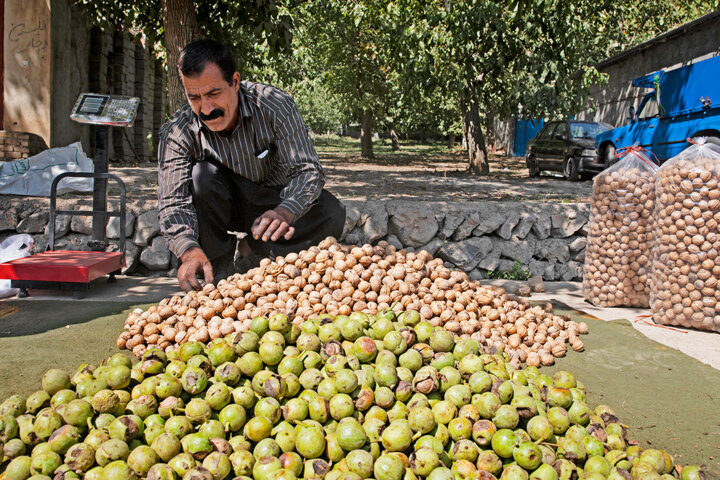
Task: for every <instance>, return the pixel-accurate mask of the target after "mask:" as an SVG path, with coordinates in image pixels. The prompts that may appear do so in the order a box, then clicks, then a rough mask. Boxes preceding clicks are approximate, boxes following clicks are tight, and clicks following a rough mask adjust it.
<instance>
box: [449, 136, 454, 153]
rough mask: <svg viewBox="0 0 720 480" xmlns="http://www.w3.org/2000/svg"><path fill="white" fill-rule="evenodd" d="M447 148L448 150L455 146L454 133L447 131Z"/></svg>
mask: <svg viewBox="0 0 720 480" xmlns="http://www.w3.org/2000/svg"><path fill="white" fill-rule="evenodd" d="M448 148H449V149H450V150H452V149H454V148H455V134H454V133H448Z"/></svg>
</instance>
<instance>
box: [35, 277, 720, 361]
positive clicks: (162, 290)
mask: <svg viewBox="0 0 720 480" xmlns="http://www.w3.org/2000/svg"><path fill="white" fill-rule="evenodd" d="M483 283H485V284H490V285H497V286H502V287H504V288H506V289H507V290H508V291H509V292H513V291H514V289H515V286H517V285H518V282H515V281H510V280H484V281H483ZM545 287H546V292H545V293H534V294H533V295H532V296H531V297H530V299H531V300H538V301H547V300H556V301H558V302H562V303H564V304H566V305H568V306H569V307H572V308H574V309H576V310H579V311H581V312H584V313H587V314H589V315H592V316H594V317H597V318H599V319H601V320H605V321H610V320H617V319H626V320H628V321H630V322H631V323H632V325H633V327H634V328H635V329H636V330H638V331H639V332H641V333H642V334H644V335H645V336H647V337H648V338H651V339H653V340H655V341H657V342H659V343H661V344H663V345H666V346H667V347H670V348H674V349H676V350H679V351H681V352H683V353H685V354H686V355H689V356H691V357H694V358H696V359H697V360H699V361H701V362H703V363H705V364H707V365H710V366H712V367H713V368H716V369H718V370H720V333H713V332H702V331H698V330H690V329H685V328H680V327H678V328H675V327H673V328H672V329H669V328H662V327H660V326H656V325H648V324H646V323H642V322H641V321H637V320H638V316H641V315H648V314H649V313H650V311H649V309H639V308H600V307H595V306H593V305H591V304H590V303H587V302H586V301H585V299H584V297H583V296H582V292H581V287H582V285H581V283H579V282H546V283H545ZM30 293H31V296H30V297H29V298H27V299H26V301H33V300H35V299H38V300H40V299H42V300H63V301H68V302H76V301H81V302H82V301H108V302H120V303H123V304H126V305H128V306H131V305H140V304H145V303H154V302H158V301H160V300H162V299H163V298H165V297H167V296H170V295H174V294H182V291H181V290H180V289H179V288H178V285H177V281H176V280H175V279H174V278H167V277H133V276H130V277H127V276H118V277H117V282H115V283H107V282H106V281H105V280H97V281H95V282H93V283H92V284H91V287H90V290H89V291H88V292H86V294H85V295H84V297H83V298H80V299H77V298H74V297H73V294H72V293H67V292H56V291H31V292H30ZM641 320H649V323H652V321H651V319H649V318H646V319H641Z"/></svg>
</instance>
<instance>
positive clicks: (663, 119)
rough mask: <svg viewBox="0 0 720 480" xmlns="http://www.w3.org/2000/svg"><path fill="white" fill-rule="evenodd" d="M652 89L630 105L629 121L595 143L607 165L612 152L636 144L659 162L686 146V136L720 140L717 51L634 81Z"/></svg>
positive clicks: (610, 161)
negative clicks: (634, 103)
mask: <svg viewBox="0 0 720 480" xmlns="http://www.w3.org/2000/svg"><path fill="white" fill-rule="evenodd" d="M632 85H633V86H634V87H638V88H649V89H652V91H651V92H650V93H648V94H647V95H645V96H644V97H643V99H642V101H641V102H640V106H639V107H638V108H637V111H636V110H635V107H634V106H630V107H629V109H628V110H629V115H628V123H627V124H626V125H623V126H621V127H618V128H615V129H613V130H608V131H607V132H604V133H601V134H599V135H598V136H597V137H596V141H595V145H596V147H597V149H598V152H599V154H600V159H601V160H602V161H604V163H605V167H606V168H607V167H608V166H610V165H612V164H613V163H614V162H615V161H617V158H616V152H617V150H618V149H620V148H623V147H630V146H633V145H639V146H641V147H643V148H645V149H646V150H649V151H650V152H652V153H653V155H654V157H655V159H656V160H657V162H658V163H660V164H661V163H663V162H664V161H665V160H667V159H669V158H671V157H674V156H675V155H677V154H678V153H680V152H681V151H682V150H684V149H685V148H687V146H688V143H687V139H688V138H694V137H710V138H709V141H711V142H715V143H718V144H720V56H717V57H711V58H708V59H706V60H702V61H700V62H697V63H694V64H691V65H686V66H683V67H679V68H676V69H673V70H660V71H658V72H653V73H651V74H648V75H644V76H642V77H638V78H636V79H634V80H633V81H632Z"/></svg>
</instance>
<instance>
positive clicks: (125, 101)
mask: <svg viewBox="0 0 720 480" xmlns="http://www.w3.org/2000/svg"><path fill="white" fill-rule="evenodd" d="M139 105H140V99H139V98H138V97H124V96H119V95H102V94H97V93H82V94H80V97H78V99H77V101H76V102H75V106H74V107H73V109H72V114H70V118H71V119H73V120H75V121H76V122H80V123H87V124H91V125H110V126H114V127H132V125H133V122H134V121H135V116H136V115H137V110H138V106H139Z"/></svg>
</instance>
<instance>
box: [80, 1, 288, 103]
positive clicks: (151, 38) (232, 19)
mask: <svg viewBox="0 0 720 480" xmlns="http://www.w3.org/2000/svg"><path fill="white" fill-rule="evenodd" d="M76 2H77V3H78V4H79V5H81V6H82V8H83V9H84V11H85V12H86V14H87V15H88V17H89V18H90V21H91V23H92V24H93V25H97V26H99V27H100V28H102V29H104V30H116V29H124V30H126V31H128V32H129V33H131V34H133V35H135V36H138V37H145V38H147V39H148V43H149V44H150V45H155V46H157V48H158V54H159V55H160V56H161V57H164V58H165V60H166V67H167V74H168V103H169V106H170V112H174V111H175V110H176V109H177V108H178V107H179V106H180V105H182V103H184V102H185V98H184V95H183V93H182V92H183V91H182V86H181V85H180V80H179V78H178V77H177V73H176V71H175V64H176V63H177V57H178V54H179V53H180V50H181V49H182V47H183V46H185V45H186V44H187V43H188V42H190V41H192V40H195V39H197V38H201V37H208V38H214V39H216V40H219V41H221V42H225V43H226V44H228V45H230V47H231V48H232V49H233V52H234V54H235V55H236V58H237V59H238V60H239V62H238V67H239V69H240V71H241V72H242V71H244V70H245V69H247V68H249V67H251V66H255V65H259V64H262V63H263V62H266V61H267V60H268V59H271V58H273V57H274V56H276V55H277V54H278V53H279V52H285V51H287V50H288V49H289V46H290V43H291V40H292V35H291V31H292V23H291V20H290V16H289V15H288V14H287V13H281V12H280V9H279V8H278V7H277V5H276V3H275V1H274V0H254V1H252V2H247V1H244V0H217V1H209V0H161V1H160V2H156V1H153V0H76ZM259 46H265V48H258V47H259Z"/></svg>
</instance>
